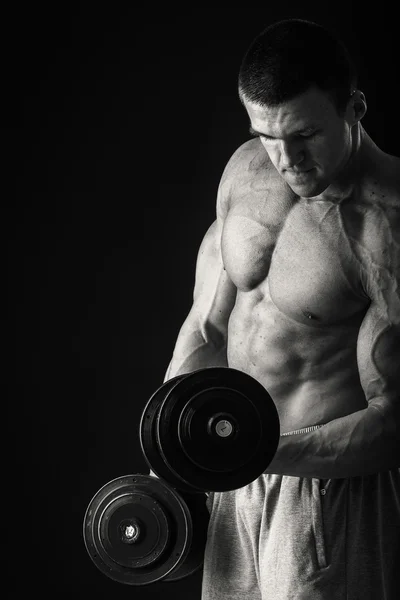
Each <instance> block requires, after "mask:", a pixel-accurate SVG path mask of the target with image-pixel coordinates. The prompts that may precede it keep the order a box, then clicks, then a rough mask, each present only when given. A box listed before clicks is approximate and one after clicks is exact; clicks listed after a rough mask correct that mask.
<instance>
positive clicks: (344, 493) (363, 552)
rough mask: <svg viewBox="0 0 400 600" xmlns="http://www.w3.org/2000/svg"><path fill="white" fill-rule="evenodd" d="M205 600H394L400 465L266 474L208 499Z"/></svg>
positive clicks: (398, 569)
mask: <svg viewBox="0 0 400 600" xmlns="http://www.w3.org/2000/svg"><path fill="white" fill-rule="evenodd" d="M208 505H209V509H210V513H211V516H210V523H209V529H208V540H207V546H206V551H205V559H204V571H203V586H202V600H228V599H229V600H236V599H237V600H242V599H243V600H244V599H245V600H322V599H323V600H395V598H396V600H397V598H399V597H400V470H398V469H396V470H393V471H388V472H384V473H379V474H377V475H370V476H365V477H353V478H349V479H332V480H320V479H308V478H307V479H304V478H298V477H287V476H281V475H261V477H259V478H258V479H257V480H256V481H254V482H253V483H251V484H250V485H247V486H245V487H243V488H240V489H238V490H234V491H232V492H223V493H220V492H213V493H211V494H210V496H209V499H208Z"/></svg>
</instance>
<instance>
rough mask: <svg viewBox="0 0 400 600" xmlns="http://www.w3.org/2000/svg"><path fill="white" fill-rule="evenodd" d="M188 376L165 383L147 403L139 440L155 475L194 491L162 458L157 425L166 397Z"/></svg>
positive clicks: (180, 487)
mask: <svg viewBox="0 0 400 600" xmlns="http://www.w3.org/2000/svg"><path fill="white" fill-rule="evenodd" d="M184 377H186V375H178V376H177V377H173V378H172V379H169V380H168V381H166V382H165V383H163V384H162V385H161V386H160V387H159V388H158V390H156V391H155V392H154V394H153V395H152V396H151V398H150V399H149V401H148V402H147V404H146V406H145V407H144V410H143V412H142V416H141V419H140V424H139V440H140V445H141V449H142V452H143V456H144V458H145V460H146V462H147V464H148V466H149V468H150V469H151V471H153V473H155V474H156V475H157V477H160V478H161V479H164V480H165V481H167V482H168V483H169V484H170V485H172V486H173V487H176V488H179V490H184V491H194V490H193V488H192V487H191V486H188V485H187V484H186V483H184V482H183V481H182V479H181V478H180V477H177V476H176V474H175V473H174V472H173V471H171V470H170V468H169V467H168V465H167V464H166V463H165V461H164V459H163V458H162V456H161V454H160V450H159V445H158V439H157V434H156V424H157V416H158V411H159V409H160V406H161V404H162V403H163V401H164V400H165V397H166V395H167V394H168V393H169V392H170V391H171V390H172V388H173V387H174V386H175V385H176V384H177V383H178V382H179V381H181V380H182V379H183V378H184Z"/></svg>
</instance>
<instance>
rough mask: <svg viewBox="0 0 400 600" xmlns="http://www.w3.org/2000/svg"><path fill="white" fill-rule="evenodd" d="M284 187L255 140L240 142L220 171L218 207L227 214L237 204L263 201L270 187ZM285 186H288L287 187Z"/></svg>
mask: <svg viewBox="0 0 400 600" xmlns="http://www.w3.org/2000/svg"><path fill="white" fill-rule="evenodd" d="M282 185H285V184H284V182H283V180H282V179H281V177H280V176H279V174H278V173H277V171H276V169H275V168H274V166H273V164H272V163H271V161H270V159H269V157H268V154H267V153H266V151H265V149H264V147H263V146H262V144H261V142H260V140H259V139H258V138H254V139H250V140H248V141H246V142H245V143H243V144H242V145H241V146H239V148H237V150H236V151H235V152H234V153H233V154H232V156H231V158H230V159H229V161H228V162H227V164H226V167H225V169H224V171H223V174H222V177H221V181H220V185H219V190H218V208H219V211H220V213H221V214H223V215H226V213H227V212H228V210H229V209H230V208H231V207H232V206H233V204H235V203H236V202H246V203H249V204H250V203H251V202H254V201H255V200H256V197H262V198H263V199H265V197H266V193H268V192H269V191H270V190H271V188H275V187H277V186H282ZM286 187H287V186H286Z"/></svg>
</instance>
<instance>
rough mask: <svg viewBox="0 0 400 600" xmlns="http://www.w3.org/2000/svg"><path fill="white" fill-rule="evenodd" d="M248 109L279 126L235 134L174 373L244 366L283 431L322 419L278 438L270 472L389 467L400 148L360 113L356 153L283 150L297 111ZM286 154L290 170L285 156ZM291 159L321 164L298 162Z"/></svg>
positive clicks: (399, 364) (399, 351)
mask: <svg viewBox="0 0 400 600" xmlns="http://www.w3.org/2000/svg"><path fill="white" fill-rule="evenodd" d="M247 108H248V112H249V116H250V119H251V122H252V125H253V129H254V130H257V131H258V130H259V129H260V128H261V127H262V126H263V125H265V123H267V124H268V123H274V124H276V123H277V124H278V125H277V126H276V127H275V128H273V131H271V128H270V129H269V134H271V133H272V134H273V136H274V137H271V138H268V137H267V139H262V138H261V141H260V139H255V140H250V141H249V142H246V143H245V144H244V145H243V146H241V147H240V148H239V149H238V150H237V151H236V153H235V154H234V155H233V157H232V158H231V160H230V161H229V163H228V165H227V167H226V169H225V172H224V175H223V177H222V180H221V183H220V186H219V192H218V199H217V219H216V221H215V222H214V223H213V224H212V225H211V227H210V229H209V230H208V232H207V234H206V236H205V238H204V240H203V243H202V245H201V248H200V251H199V255H198V261H197V271H196V284H195V290H194V302H193V306H192V309H191V311H190V313H189V315H188V317H187V319H186V321H185V322H184V324H183V326H182V328H181V331H180V334H179V336H178V340H177V343H176V346H175V350H174V354H173V358H172V361H171V364H170V366H169V369H168V372H167V375H166V378H167V379H168V378H170V377H173V376H174V375H177V374H179V373H184V372H189V371H192V370H195V369H198V368H204V367H208V366H218V365H222V366H229V367H232V368H236V369H239V370H241V371H244V372H246V373H249V374H250V375H252V376H253V377H254V378H256V379H257V380H258V381H259V382H260V383H261V384H262V385H263V386H264V387H265V388H266V389H267V390H268V392H269V393H270V395H271V396H272V398H273V400H274V402H275V404H276V407H277V409H278V413H279V417H280V424H281V433H286V432H291V431H294V430H297V429H300V428H304V427H308V426H311V425H319V424H323V427H321V428H320V429H317V430H315V431H312V432H309V433H305V434H299V435H292V436H285V437H282V438H281V442H280V445H279V448H278V451H277V453H276V456H275V458H274V460H273V461H272V463H271V464H270V466H269V468H268V471H267V472H270V473H280V474H283V475H293V476H300V477H319V478H331V477H349V476H356V475H364V474H369V473H373V472H378V471H382V470H388V469H391V468H395V467H397V466H399V464H400V461H399V441H398V440H399V436H400V434H399V431H400V427H399V405H400V401H399V395H400V394H399V390H400V376H399V372H400V325H399V324H400V295H399V288H400V286H399V283H400V274H399V271H400V252H399V249H400V192H399V190H400V185H399V183H400V182H399V171H400V169H399V162H400V161H399V159H397V158H395V157H393V156H390V155H387V154H385V153H384V152H382V151H381V150H380V149H379V148H378V147H377V146H376V145H375V144H374V143H373V142H372V140H371V139H370V138H369V136H368V135H367V133H366V132H365V131H364V129H363V128H362V127H361V125H360V124H357V125H356V128H357V152H356V153H354V144H353V142H351V143H349V144H346V143H344V144H343V145H344V147H345V149H346V148H347V153H346V152H344V153H343V155H341V153H340V152H337V153H336V155H335V156H333V155H332V156H327V157H325V158H324V157H323V156H322V158H321V153H319V154H318V152H317V151H316V152H315V153H314V155H313V152H312V151H310V153H309V155H308V154H304V153H303V151H302V150H298V149H296V148H295V149H294V151H293V152H292V150H293V149H292V148H291V149H289V150H287V149H286V150H287V151H286V156H283V158H282V155H284V154H285V149H283V150H282V147H281V146H280V147H279V152H281V151H282V154H280V155H279V156H278V155H277V154H276V153H275V148H273V149H270V148H271V147H270V146H269V145H270V144H271V143H272V144H275V141H276V140H277V139H278V140H279V139H281V138H282V139H286V138H285V135H286V133H285V135H284V134H283V133H282V132H283V131H285V132H286V131H287V129H288V127H289V126H291V122H289V121H287V120H286V117H285V116H284V117H282V114H281V113H279V114H277V113H276V111H275V113H274V115H273V116H274V119H273V120H271V119H268V117H269V115H265V114H264V117H263V115H262V114H261V116H260V112H258V113H257V111H256V109H254V110H252V107H250V109H249V107H247ZM314 113H315V110H314ZM298 121H299V120H297V122H298ZM279 123H281V124H282V128H281V129H279ZM255 126H256V127H255ZM346 135H348V134H347V130H345V131H344V132H343V136H344V138H345V136H346ZM352 135H353V138H354V130H353V131H352ZM279 143H281V142H279ZM313 143H314V142H313ZM315 143H317V142H315ZM283 144H284V142H282V145H283ZM352 144H353V146H352ZM341 145H342V141H341V140H339V141H338V148H339V147H341ZM325 146H327V145H326V144H325ZM299 147H300V146H299ZM314 148H315V146H314ZM352 148H353V149H352ZM290 152H292V156H290ZM297 152H298V156H299V157H300V158H296V157H297V154H296V153H297ZM352 153H353V154H355V156H356V158H355V159H353V158H351V155H352ZM293 154H294V155H293ZM331 154H332V153H331ZM304 156H305V157H306V158H304ZM307 156H309V157H310V158H307ZM318 156H319V157H320V159H321V164H322V167H321V168H320V167H319V166H318V164H319V163H318V162H317V158H318ZM284 160H288V162H289V163H291V165H290V169H289V167H288V166H287V165H286V167H285V166H284V167H283V168H281V165H282V163H283V161H284ZM324 160H325V161H326V162H325V164H327V165H329V164H332V162H334V161H335V160H337V170H340V169H341V170H342V172H343V173H344V176H343V177H342V179H341V184H340V185H338V186H336V187H335V186H331V187H330V188H328V192H324V190H325V188H326V184H325V182H324V180H323V178H324V176H325V175H324V174H326V169H325V170H324V169H323V164H324V163H323V161H324ZM302 161H303V162H302ZM296 164H297V169H298V170H299V171H300V170H309V169H312V168H313V169H314V171H313V173H314V175H312V176H310V175H307V174H297V172H296V166H294V167H293V165H296ZM315 165H316V166H315ZM342 165H344V166H342ZM286 168H287V169H288V172H286ZM289 171H290V172H289ZM326 176H327V177H328V178H329V177H331V174H329V173H328V174H327V175H326ZM320 190H321V191H320Z"/></svg>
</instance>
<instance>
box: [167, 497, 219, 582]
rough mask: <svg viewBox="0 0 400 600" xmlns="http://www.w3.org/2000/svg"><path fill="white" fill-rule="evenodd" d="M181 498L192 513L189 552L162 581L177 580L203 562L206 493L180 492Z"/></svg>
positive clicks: (206, 521)
mask: <svg viewBox="0 0 400 600" xmlns="http://www.w3.org/2000/svg"><path fill="white" fill-rule="evenodd" d="M182 498H183V500H184V501H185V503H186V505H187V507H188V508H189V510H190V514H191V515H192V522H193V539H192V544H191V546H190V550H189V554H188V555H187V556H186V558H185V560H184V561H183V562H181V563H179V565H178V566H177V567H176V568H175V569H174V570H173V571H172V572H171V573H170V574H169V575H168V576H167V577H165V579H163V581H179V580H180V579H184V578H185V577H189V576H190V575H192V574H194V573H196V572H197V571H199V570H200V569H201V568H202V566H203V562H204V551H205V547H206V542H207V530H208V524H209V521H210V512H209V510H208V508H207V505H206V501H207V496H206V494H204V493H203V494H187V493H182Z"/></svg>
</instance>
